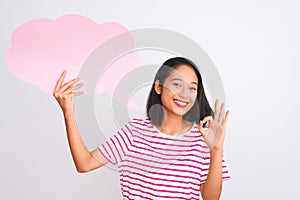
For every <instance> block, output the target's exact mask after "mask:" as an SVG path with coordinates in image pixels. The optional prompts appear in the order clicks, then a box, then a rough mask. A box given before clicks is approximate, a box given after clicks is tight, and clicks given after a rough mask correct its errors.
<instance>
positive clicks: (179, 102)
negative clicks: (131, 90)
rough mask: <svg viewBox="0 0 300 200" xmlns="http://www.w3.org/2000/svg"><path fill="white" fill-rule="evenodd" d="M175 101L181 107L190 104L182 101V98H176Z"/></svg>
mask: <svg viewBox="0 0 300 200" xmlns="http://www.w3.org/2000/svg"><path fill="white" fill-rule="evenodd" d="M174 102H175V104H176V105H177V106H178V107H180V108H185V107H186V106H187V104H188V102H186V101H180V100H177V99H174Z"/></svg>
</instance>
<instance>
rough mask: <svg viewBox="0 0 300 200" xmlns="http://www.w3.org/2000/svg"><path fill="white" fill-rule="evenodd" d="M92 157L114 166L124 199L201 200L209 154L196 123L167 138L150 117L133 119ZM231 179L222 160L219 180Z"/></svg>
mask: <svg viewBox="0 0 300 200" xmlns="http://www.w3.org/2000/svg"><path fill="white" fill-rule="evenodd" d="M96 152H97V153H98V156H97V153H96V154H94V156H95V157H96V158H98V159H101V157H103V158H104V159H105V160H106V161H108V162H109V163H111V164H113V165H117V166H118V169H119V175H120V184H121V191H122V195H123V198H124V199H173V200H182V199H200V184H201V183H204V182H205V180H206V178H207V174H208V169H209V163H210V153H209V148H208V147H207V144H206V143H205V141H204V139H203V137H202V136H201V134H200V132H199V130H198V128H197V124H196V123H194V125H193V127H192V128H191V129H190V130H189V131H187V132H185V133H182V134H180V135H177V136H170V135H167V134H164V133H162V132H160V131H159V130H158V129H157V128H156V127H155V126H153V125H152V124H151V122H150V120H149V118H145V119H139V118H133V119H131V120H130V121H129V122H128V123H127V124H125V125H124V126H123V127H122V128H121V129H120V130H119V131H118V132H117V133H116V134H114V135H113V136H112V137H110V138H108V139H107V140H106V141H105V142H104V143H102V144H101V145H100V146H99V147H98V148H97V151H96ZM229 178H230V175H229V172H228V170H227V166H226V163H225V161H224V159H223V161H222V179H223V180H227V179H229Z"/></svg>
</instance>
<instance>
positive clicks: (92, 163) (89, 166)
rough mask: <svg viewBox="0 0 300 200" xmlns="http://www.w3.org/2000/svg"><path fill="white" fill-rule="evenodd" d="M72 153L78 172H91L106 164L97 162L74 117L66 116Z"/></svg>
mask: <svg viewBox="0 0 300 200" xmlns="http://www.w3.org/2000/svg"><path fill="white" fill-rule="evenodd" d="M64 119H65V123H66V131H67V137H68V142H69V146H70V151H71V154H72V157H73V161H74V163H75V166H76V169H77V171H78V172H81V173H82V172H89V171H91V170H94V169H96V168H99V167H101V166H103V165H105V164H106V163H103V162H100V161H98V160H96V159H95V158H94V157H93V156H92V153H91V152H89V151H88V149H87V148H86V146H85V145H84V143H83V141H82V139H81V137H80V133H79V131H78V128H77V125H76V120H75V118H74V116H73V115H69V116H64Z"/></svg>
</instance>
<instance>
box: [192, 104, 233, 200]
mask: <svg viewBox="0 0 300 200" xmlns="http://www.w3.org/2000/svg"><path fill="white" fill-rule="evenodd" d="M218 105H219V100H216V101H215V119H213V118H212V116H208V117H204V119H203V120H201V121H200V123H199V126H198V128H199V130H200V132H201V134H202V136H203V137H204V139H205V142H206V143H207V145H208V147H209V149H210V166H209V171H208V175H207V179H206V182H205V183H204V184H201V185H200V192H201V196H202V197H203V199H204V200H218V199H220V196H221V192H222V158H223V144H224V138H225V133H226V126H227V121H228V117H229V110H227V111H226V113H225V115H224V112H225V110H224V108H225V103H222V104H221V108H220V109H219V106H218ZM207 121H208V122H209V127H208V130H206V129H204V128H203V124H204V123H205V122H207Z"/></svg>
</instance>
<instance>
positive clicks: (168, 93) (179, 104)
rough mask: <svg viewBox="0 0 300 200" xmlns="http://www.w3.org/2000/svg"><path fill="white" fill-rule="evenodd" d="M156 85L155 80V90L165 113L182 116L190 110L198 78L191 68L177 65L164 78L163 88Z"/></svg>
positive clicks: (195, 93)
mask: <svg viewBox="0 0 300 200" xmlns="http://www.w3.org/2000/svg"><path fill="white" fill-rule="evenodd" d="M158 83H159V81H158V80H157V82H156V87H155V90H156V92H157V93H159V94H160V95H161V101H162V104H163V107H164V109H165V111H166V112H168V113H172V114H175V115H181V116H182V115H184V114H186V113H187V112H188V111H189V110H190V109H191V108H192V106H193V105H194V103H195V101H196V97H197V92H198V78H197V75H196V73H195V71H194V69H193V68H192V67H190V66H187V65H179V66H177V67H176V68H175V69H174V70H172V72H171V73H170V75H169V76H168V77H167V78H166V80H165V83H164V85H163V87H161V86H159V85H158ZM168 113H167V114H168Z"/></svg>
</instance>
